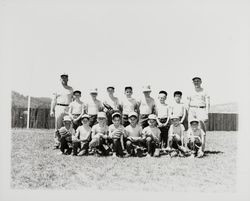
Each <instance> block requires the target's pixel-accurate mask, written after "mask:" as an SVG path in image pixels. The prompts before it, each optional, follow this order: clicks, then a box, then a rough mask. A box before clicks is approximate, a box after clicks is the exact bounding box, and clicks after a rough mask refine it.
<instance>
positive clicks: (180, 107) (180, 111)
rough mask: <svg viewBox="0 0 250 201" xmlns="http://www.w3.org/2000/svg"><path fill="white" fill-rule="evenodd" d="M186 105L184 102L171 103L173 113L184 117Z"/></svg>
mask: <svg viewBox="0 0 250 201" xmlns="http://www.w3.org/2000/svg"><path fill="white" fill-rule="evenodd" d="M185 109H186V108H185V105H184V104H183V103H176V102H175V103H173V104H172V105H171V115H173V116H177V117H183V115H184V110H185Z"/></svg>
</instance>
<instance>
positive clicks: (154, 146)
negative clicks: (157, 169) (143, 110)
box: [142, 114, 161, 157]
mask: <svg viewBox="0 0 250 201" xmlns="http://www.w3.org/2000/svg"><path fill="white" fill-rule="evenodd" d="M148 124H149V126H147V127H146V128H144V129H143V130H142V135H143V139H144V140H145V141H146V145H147V150H148V154H147V157H149V156H156V157H158V156H160V142H161V139H160V135H161V131H160V129H159V128H157V117H156V115H154V114H150V115H149V116H148Z"/></svg>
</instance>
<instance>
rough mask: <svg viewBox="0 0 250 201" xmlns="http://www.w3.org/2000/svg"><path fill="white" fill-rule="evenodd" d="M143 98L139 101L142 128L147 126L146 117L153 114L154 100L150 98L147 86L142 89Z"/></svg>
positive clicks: (149, 88)
mask: <svg viewBox="0 0 250 201" xmlns="http://www.w3.org/2000/svg"><path fill="white" fill-rule="evenodd" d="M142 91H143V94H144V97H142V99H141V100H140V101H139V103H138V105H139V112H140V124H141V127H142V128H145V127H147V126H148V116H149V115H150V114H155V107H156V106H155V100H154V99H153V98H152V97H151V96H150V93H151V87H150V86H149V85H147V86H144V87H143V89H142Z"/></svg>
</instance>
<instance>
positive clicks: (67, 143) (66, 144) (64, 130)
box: [59, 116, 75, 155]
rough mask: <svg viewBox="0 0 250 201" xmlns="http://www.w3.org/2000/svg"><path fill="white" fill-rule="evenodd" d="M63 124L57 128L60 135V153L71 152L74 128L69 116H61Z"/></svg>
mask: <svg viewBox="0 0 250 201" xmlns="http://www.w3.org/2000/svg"><path fill="white" fill-rule="evenodd" d="M63 124H64V126H63V127H61V128H60V129H59V135H60V139H59V140H60V150H61V153H60V154H67V155H69V154H71V152H72V144H71V143H72V135H74V134H75V130H74V129H73V127H72V121H71V118H70V117H69V116H64V118H63Z"/></svg>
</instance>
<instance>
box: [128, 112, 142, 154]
mask: <svg viewBox="0 0 250 201" xmlns="http://www.w3.org/2000/svg"><path fill="white" fill-rule="evenodd" d="M128 118H129V122H130V124H129V125H128V126H126V128H125V136H126V149H127V152H128V154H129V155H131V156H136V155H138V156H140V155H141V154H140V153H139V152H140V151H139V150H141V148H140V147H141V145H142V143H143V139H142V127H141V126H139V124H138V114H137V113H136V112H131V113H130V114H129V115H128Z"/></svg>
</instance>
